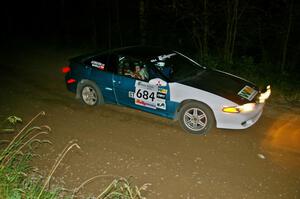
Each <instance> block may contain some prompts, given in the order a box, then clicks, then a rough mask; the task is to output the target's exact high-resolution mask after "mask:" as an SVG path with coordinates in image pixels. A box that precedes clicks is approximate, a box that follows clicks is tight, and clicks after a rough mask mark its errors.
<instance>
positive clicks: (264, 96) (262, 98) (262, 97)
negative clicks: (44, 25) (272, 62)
mask: <svg viewBox="0 0 300 199" xmlns="http://www.w3.org/2000/svg"><path fill="white" fill-rule="evenodd" d="M270 95H271V86H270V85H269V86H267V89H266V91H265V92H264V93H261V94H260V96H259V97H258V101H259V103H264V102H265V101H266V99H268V98H269V97H270Z"/></svg>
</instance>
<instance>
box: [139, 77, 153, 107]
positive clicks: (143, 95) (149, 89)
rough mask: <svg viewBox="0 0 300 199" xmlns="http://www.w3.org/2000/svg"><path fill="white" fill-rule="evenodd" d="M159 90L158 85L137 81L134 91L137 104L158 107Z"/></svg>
mask: <svg viewBox="0 0 300 199" xmlns="http://www.w3.org/2000/svg"><path fill="white" fill-rule="evenodd" d="M157 91H158V86H157V85H152V84H149V83H146V82H142V81H136V83H135V93H134V99H135V104H137V105H140V106H145V107H148V108H152V109H156V95H157Z"/></svg>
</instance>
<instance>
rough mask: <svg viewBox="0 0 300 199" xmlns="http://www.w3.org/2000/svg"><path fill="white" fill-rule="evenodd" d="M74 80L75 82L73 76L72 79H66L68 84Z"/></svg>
mask: <svg viewBox="0 0 300 199" xmlns="http://www.w3.org/2000/svg"><path fill="white" fill-rule="evenodd" d="M74 82H76V80H75V79H73V78H72V79H68V81H67V83H68V84H72V83H74Z"/></svg>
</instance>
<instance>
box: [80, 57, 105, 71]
mask: <svg viewBox="0 0 300 199" xmlns="http://www.w3.org/2000/svg"><path fill="white" fill-rule="evenodd" d="M84 64H85V65H86V66H90V67H91V68H96V69H98V70H103V71H107V64H108V56H107V55H98V56H94V57H92V58H89V59H88V60H86V61H85V62H84Z"/></svg>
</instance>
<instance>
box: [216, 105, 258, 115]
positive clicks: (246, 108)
mask: <svg viewBox="0 0 300 199" xmlns="http://www.w3.org/2000/svg"><path fill="white" fill-rule="evenodd" d="M254 108H255V103H248V104H244V105H242V106H231V107H223V109H222V110H223V112H226V113H245V112H250V111H253V110H254Z"/></svg>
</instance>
